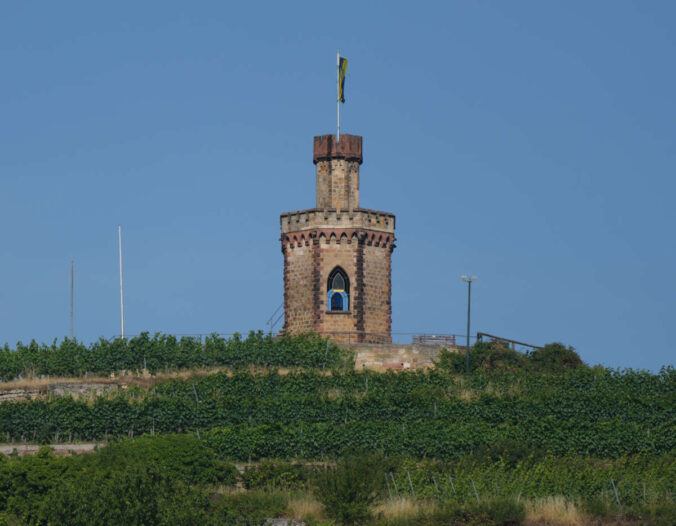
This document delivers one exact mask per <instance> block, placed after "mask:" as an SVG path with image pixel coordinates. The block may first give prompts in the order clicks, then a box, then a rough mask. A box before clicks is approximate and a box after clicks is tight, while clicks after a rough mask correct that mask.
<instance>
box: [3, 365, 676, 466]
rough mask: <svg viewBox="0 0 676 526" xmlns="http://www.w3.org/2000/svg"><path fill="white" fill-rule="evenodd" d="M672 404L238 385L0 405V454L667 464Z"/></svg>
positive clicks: (510, 391) (552, 392)
mask: <svg viewBox="0 0 676 526" xmlns="http://www.w3.org/2000/svg"><path fill="white" fill-rule="evenodd" d="M675 399H676V374H675V371H674V369H672V368H665V369H663V370H662V371H661V372H660V373H659V374H656V375H655V374H650V373H647V372H637V371H608V370H605V369H587V368H581V369H575V370H572V371H568V372H566V373H564V374H559V375H542V374H537V373H519V374H514V375H508V374H502V375H499V376H483V375H475V376H473V377H471V378H469V379H467V378H465V377H464V376H453V375H449V374H447V373H444V372H443V371H433V372H428V373H421V372H417V373H400V374H376V373H370V372H366V373H356V372H349V373H344V374H333V375H324V374H321V373H320V372H296V373H291V374H288V375H278V374H275V373H270V374H264V375H259V374H249V373H237V374H234V375H232V376H230V375H228V374H218V375H213V376H209V377H204V378H201V379H195V380H187V381H186V380H173V381H169V382H166V383H162V384H157V385H155V386H153V387H152V388H151V389H150V390H149V391H147V392H143V391H140V390H139V391H138V392H131V393H130V392H121V393H120V394H117V395H107V396H105V397H99V398H96V399H94V400H82V399H80V400H75V399H72V398H69V397H54V398H51V399H47V400H32V401H20V402H10V403H3V404H0V430H1V431H2V432H3V433H4V437H3V438H5V439H6V440H8V441H11V440H20V439H21V438H22V437H23V438H24V439H27V440H30V441H34V442H41V441H42V442H47V441H52V440H55V439H56V437H57V435H58V437H59V438H60V439H61V440H63V437H68V436H72V439H73V440H101V439H105V438H111V437H117V436H132V435H134V436H138V435H141V434H143V433H149V434H150V433H155V434H157V433H161V434H166V433H185V432H190V433H192V434H194V435H197V434H198V432H199V434H200V436H201V437H202V438H205V439H206V440H208V441H209V442H210V443H212V444H213V446H214V448H216V449H217V450H218V451H219V452H221V454H222V455H223V456H224V457H228V458H233V459H238V460H248V459H249V458H253V459H257V458H279V459H292V458H296V457H298V458H312V459H319V460H321V459H323V458H325V457H332V456H340V455H342V454H343V452H344V451H350V450H351V451H354V450H355V448H356V449H359V450H369V451H382V452H383V453H385V454H388V455H405V456H413V457H418V458H430V457H431V458H440V459H447V460H450V459H457V458H460V457H462V456H463V455H466V454H468V453H470V452H472V451H477V450H479V449H481V448H482V447H487V446H491V447H497V446H499V445H500V444H501V443H507V441H511V444H512V445H513V446H515V445H521V447H522V448H524V447H527V448H529V449H530V450H531V451H537V450H542V451H543V452H547V453H551V454H556V455H568V454H573V453H576V454H588V455H595V456H599V457H611V458H612V457H619V456H622V455H626V454H639V453H650V454H663V453H673V452H674V450H676V424H675V422H674V412H673V407H674V400H675ZM491 455H492V457H493V458H495V455H494V454H493V453H491ZM515 455H516V456H515V457H514V458H515V461H516V460H518V459H519V458H520V457H519V454H516V453H515Z"/></svg>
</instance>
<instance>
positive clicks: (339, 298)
mask: <svg viewBox="0 0 676 526" xmlns="http://www.w3.org/2000/svg"><path fill="white" fill-rule="evenodd" d="M331 310H343V295H342V294H340V293H336V292H334V293H333V294H332V295H331Z"/></svg>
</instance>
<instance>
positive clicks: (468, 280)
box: [460, 274, 477, 375]
mask: <svg viewBox="0 0 676 526" xmlns="http://www.w3.org/2000/svg"><path fill="white" fill-rule="evenodd" d="M460 278H461V279H462V280H463V281H464V282H465V283H467V350H466V351H465V374H467V375H469V311H470V305H471V300H472V282H473V281H476V279H477V277H476V276H472V277H471V278H468V277H467V276H466V275H464V274H463V275H462V276H460Z"/></svg>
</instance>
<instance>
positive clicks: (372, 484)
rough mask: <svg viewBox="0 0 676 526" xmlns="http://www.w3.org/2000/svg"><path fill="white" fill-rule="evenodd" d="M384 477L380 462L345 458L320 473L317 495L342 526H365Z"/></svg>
mask: <svg viewBox="0 0 676 526" xmlns="http://www.w3.org/2000/svg"><path fill="white" fill-rule="evenodd" d="M383 473H384V471H383V465H382V461H381V460H380V459H379V458H375V457H366V456H359V457H348V458H344V459H343V460H341V461H340V462H339V463H338V464H337V465H336V466H335V467H331V468H328V469H326V471H323V472H321V471H320V472H318V473H317V475H316V477H315V492H316V495H317V498H318V499H319V501H320V502H321V503H322V504H323V505H324V508H325V509H326V512H327V513H328V514H329V515H330V516H332V517H334V518H336V519H338V520H339V521H340V522H341V523H342V524H363V522H364V521H365V520H367V519H368V518H369V517H370V515H371V513H370V510H369V507H370V506H371V504H373V503H374V501H375V499H376V497H377V496H378V493H379V491H380V489H381V487H382V478H383Z"/></svg>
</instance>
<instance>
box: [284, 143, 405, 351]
mask: <svg viewBox="0 0 676 526" xmlns="http://www.w3.org/2000/svg"><path fill="white" fill-rule="evenodd" d="M314 164H315V165H316V170H317V203H316V206H315V208H310V209H308V210H299V211H297V212H287V213H284V214H282V215H281V217H280V221H281V227H282V237H281V242H282V253H283V254H284V315H285V320H284V330H285V331H286V332H289V333H301V332H309V331H315V332H319V333H322V334H324V335H326V336H329V337H330V338H331V339H332V340H334V341H338V342H347V341H350V342H378V343H389V342H391V341H392V338H391V326H392V304H391V295H392V279H391V259H392V250H393V249H394V247H395V245H394V241H395V238H394V215H393V214H389V213H387V212H378V211H375V210H367V209H364V208H359V166H360V165H361V164H362V138H361V137H360V136H358V135H345V134H341V136H340V141H339V142H336V137H335V135H322V136H321V137H315V138H314Z"/></svg>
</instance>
